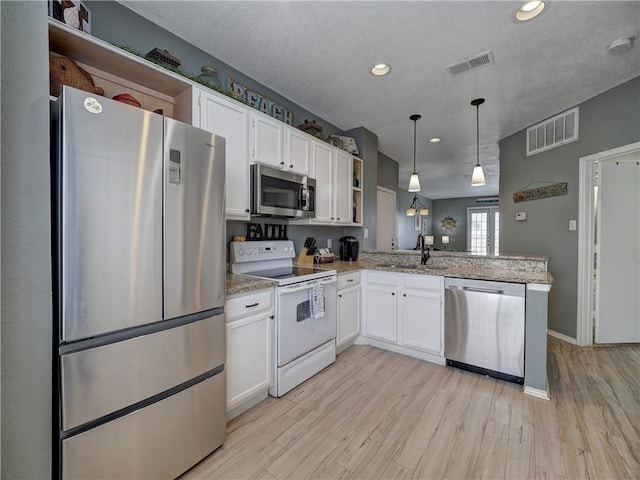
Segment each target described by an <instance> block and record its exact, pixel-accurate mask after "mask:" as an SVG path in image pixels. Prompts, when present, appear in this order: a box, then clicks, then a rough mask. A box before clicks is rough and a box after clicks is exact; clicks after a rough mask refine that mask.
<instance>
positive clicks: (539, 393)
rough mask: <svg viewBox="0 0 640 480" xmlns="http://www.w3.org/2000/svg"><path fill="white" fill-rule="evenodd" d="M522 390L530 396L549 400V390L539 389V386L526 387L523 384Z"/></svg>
mask: <svg viewBox="0 0 640 480" xmlns="http://www.w3.org/2000/svg"><path fill="white" fill-rule="evenodd" d="M522 391H523V392H524V393H525V394H526V395H531V396H532V397H536V398H541V399H542V400H551V396H550V395H549V390H540V389H539V388H533V387H527V386H526V385H525V386H524V388H523V390H522Z"/></svg>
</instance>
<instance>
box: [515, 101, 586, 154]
mask: <svg viewBox="0 0 640 480" xmlns="http://www.w3.org/2000/svg"><path fill="white" fill-rule="evenodd" d="M579 113H580V111H579V107H575V108H572V109H571V110H567V111H566V112H562V113H560V114H558V115H556V116H555V117H551V118H549V119H547V120H544V121H543V122H540V123H538V124H536V125H533V126H531V127H529V128H527V156H530V155H535V154H536V153H540V152H544V151H545V150H551V149H552V148H555V147H559V146H560V145H564V144H566V143H571V142H575V141H576V140H578V125H579V121H578V119H579V118H578V117H579Z"/></svg>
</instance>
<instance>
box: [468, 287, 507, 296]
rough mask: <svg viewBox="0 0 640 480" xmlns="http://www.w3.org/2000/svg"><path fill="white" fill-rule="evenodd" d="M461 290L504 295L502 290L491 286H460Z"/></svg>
mask: <svg viewBox="0 0 640 480" xmlns="http://www.w3.org/2000/svg"><path fill="white" fill-rule="evenodd" d="M462 290H464V291H466V292H480V293H495V294H497V295H504V290H497V289H493V288H480V287H462Z"/></svg>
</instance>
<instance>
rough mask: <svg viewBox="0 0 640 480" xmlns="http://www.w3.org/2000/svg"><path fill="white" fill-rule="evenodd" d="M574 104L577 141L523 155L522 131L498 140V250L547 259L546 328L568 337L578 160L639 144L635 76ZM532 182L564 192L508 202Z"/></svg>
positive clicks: (573, 311)
mask: <svg viewBox="0 0 640 480" xmlns="http://www.w3.org/2000/svg"><path fill="white" fill-rule="evenodd" d="M579 106H580V126H579V140H577V141H575V142H573V143H569V144H567V145H563V146H561V147H557V148H554V149H552V150H549V151H546V152H542V153H539V154H537V155H533V156H530V157H527V156H526V154H525V148H526V137H525V133H526V130H521V131H520V132H517V133H515V134H513V135H511V136H509V137H507V138H504V139H502V140H501V141H500V214H501V230H502V235H501V250H502V251H504V252H518V253H525V254H532V255H548V256H550V257H551V261H550V262H549V271H550V272H551V273H552V274H553V276H554V278H555V284H554V286H553V288H552V289H551V292H550V294H549V329H550V330H554V331H556V332H559V333H562V334H564V335H568V336H569V337H573V338H575V336H576V330H577V323H576V322H577V321H576V315H577V301H578V299H577V277H578V235H577V231H569V226H568V224H569V220H574V219H577V218H578V192H579V185H578V169H579V159H580V157H584V156H587V155H590V154H593V153H598V152H602V151H604V150H608V149H612V148H615V147H619V146H622V145H628V144H630V143H634V142H637V141H639V140H640V77H636V78H634V79H632V80H630V81H628V82H626V83H623V84H622V85H619V86H617V87H615V88H612V89H611V90H608V91H606V92H604V93H602V94H600V95H598V96H596V97H593V98H591V99H589V100H587V101H585V102H583V103H581V104H580V105H579ZM557 113H561V112H557ZM542 120H544V119H542V118H541V119H540V121H542ZM532 182H567V183H568V194H567V195H564V196H559V197H552V198H547V199H542V200H535V201H529V202H522V203H514V202H513V198H512V195H513V193H514V192H517V191H518V190H521V189H522V188H525V187H526V186H527V185H529V184H531V183H532ZM621 208H622V209H623V208H624V206H621ZM521 211H523V212H526V213H527V220H526V221H523V222H516V220H515V215H516V212H521Z"/></svg>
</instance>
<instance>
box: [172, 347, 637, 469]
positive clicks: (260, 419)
mask: <svg viewBox="0 0 640 480" xmlns="http://www.w3.org/2000/svg"><path fill="white" fill-rule="evenodd" d="M548 360H549V362H548V371H549V383H550V391H551V401H546V400H541V399H537V398H534V397H531V396H528V395H524V394H523V393H522V391H521V387H520V386H517V385H514V384H510V383H508V382H504V381H500V380H495V379H492V378H488V377H482V376H480V375H477V374H473V373H469V372H465V371H462V370H458V369H454V368H451V367H443V366H439V365H434V364H432V363H428V362H424V361H421V360H417V359H414V358H410V357H405V356H402V355H399V354H396V353H392V352H387V351H384V350H379V349H376V348H373V347H368V346H354V347H351V348H350V349H348V350H347V351H345V352H344V353H342V354H340V355H339V356H338V359H337V361H336V363H335V364H334V365H332V366H330V367H329V368H327V369H325V370H324V371H322V372H321V373H319V374H318V375H316V376H315V377H314V378H312V379H310V380H309V381H307V382H305V383H304V384H302V385H300V386H298V387H297V388H296V389H294V390H292V391H291V392H289V393H288V394H287V395H286V396H284V397H282V398H279V399H275V398H271V397H270V398H268V399H267V400H265V401H264V402H262V403H261V404H259V405H258V406H256V407H254V408H253V409H251V410H250V411H248V412H246V413H245V414H243V415H241V416H240V417H238V418H236V419H234V420H232V421H231V422H229V424H228V436H227V440H226V442H225V444H224V446H223V447H221V448H220V449H218V450H217V451H216V452H214V453H213V454H212V455H210V456H209V457H207V458H206V459H205V460H203V461H202V462H200V463H199V464H198V465H196V466H195V467H194V468H193V469H191V470H190V471H189V472H187V473H186V474H185V475H184V476H183V477H182V478H183V479H185V480H186V479H195V478H229V479H249V478H259V479H285V478H296V479H297V478H300V479H302V478H305V479H307V478H308V479H312V478H318V479H320V478H323V479H347V478H348V479H374V478H388V479H392V478H393V479H405V478H407V479H408V478H447V479H459V478H489V479H502V478H504V479H525V478H543V479H547V478H549V479H552V478H553V479H564V478H566V479H583V478H584V479H586V478H591V479H621V478H633V479H638V478H640V384H639V382H640V371H639V370H640V346H638V345H631V346H616V347H594V348H580V347H576V346H573V345H570V344H568V343H565V342H562V341H560V340H557V339H554V338H551V337H550V338H549V349H548Z"/></svg>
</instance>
